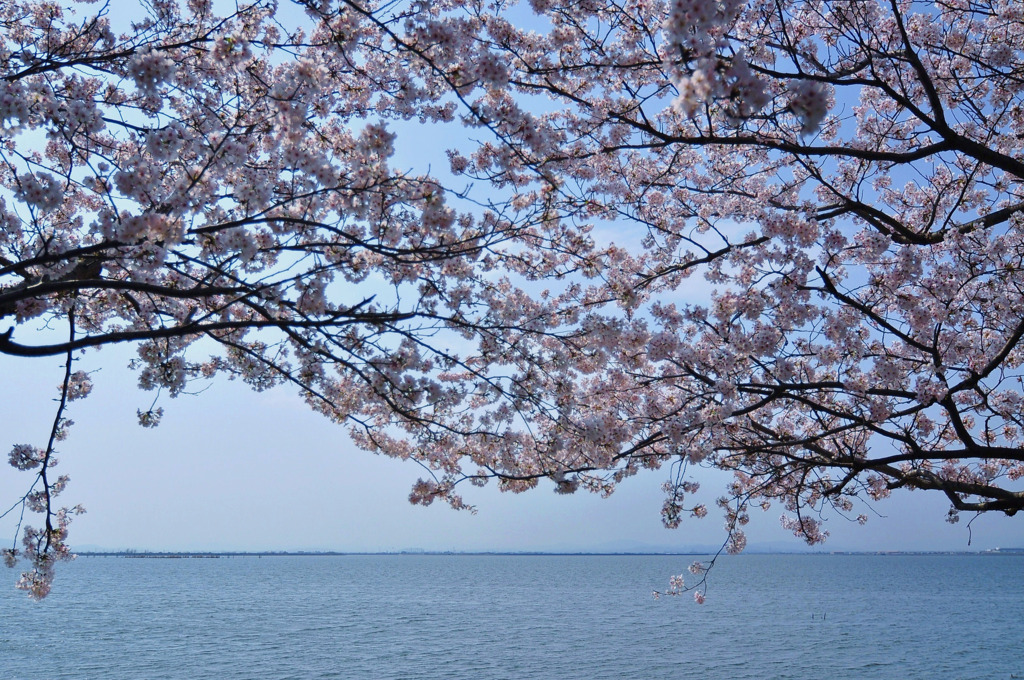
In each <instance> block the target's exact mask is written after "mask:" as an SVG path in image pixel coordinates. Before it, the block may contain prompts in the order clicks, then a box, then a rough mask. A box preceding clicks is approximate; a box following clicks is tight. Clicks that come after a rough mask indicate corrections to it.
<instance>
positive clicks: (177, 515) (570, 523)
mask: <svg viewBox="0 0 1024 680" xmlns="http://www.w3.org/2000/svg"><path fill="white" fill-rule="evenodd" d="M452 135H461V136H462V137H464V136H465V131H454V132H452V131H449V132H448V134H431V135H422V134H421V135H419V136H418V138H417V139H416V140H415V143H416V146H415V148H414V149H413V148H412V147H410V146H407V145H404V144H402V143H401V140H400V144H399V154H398V157H397V158H396V160H395V164H396V165H397V166H399V167H411V166H420V167H421V169H425V167H426V166H430V167H431V168H432V169H433V170H434V171H435V172H437V171H438V170H440V169H441V168H443V167H444V166H445V165H446V162H445V159H444V153H443V150H444V148H446V147H447V146H449V145H451V142H452V139H453V138H454V137H453V136H452ZM461 184H464V182H460V183H459V184H457V186H461ZM31 328H32V326H31V324H26V325H25V326H24V327H22V328H19V329H18V334H19V335H20V336H21V337H22V338H23V339H24V340H26V341H27V340H28V338H27V335H28V332H29V330H30V329H31ZM3 330H6V326H0V331H3ZM133 352H134V350H133V349H132V348H131V347H129V346H123V347H112V348H106V349H103V350H100V351H96V352H89V353H88V354H86V355H85V357H84V358H83V359H82V360H81V361H80V362H79V364H78V366H76V368H78V369H81V370H86V371H97V369H100V370H98V371H97V372H95V373H94V374H93V376H92V377H93V382H94V385H95V387H94V391H93V394H92V395H90V397H89V398H87V399H85V400H83V401H79V402H74V403H72V404H71V405H70V408H69V412H68V417H70V418H71V419H73V420H74V421H75V422H76V425H75V426H74V427H73V428H72V429H71V433H70V437H69V439H68V440H67V441H65V442H62V443H61V444H60V445H59V449H60V453H59V454H58V456H59V458H60V459H61V464H60V466H59V467H58V468H56V471H57V472H59V473H61V474H69V475H70V476H71V483H70V484H69V486H68V488H67V490H66V491H65V492H64V495H63V496H62V497H61V498H60V500H61V501H62V502H63V503H65V504H67V505H75V504H77V503H81V504H82V505H84V506H85V507H86V509H87V511H88V512H87V514H84V515H82V516H80V517H77V518H75V520H74V522H73V524H72V526H71V533H70V537H69V541H70V543H71V545H72V547H79V548H82V547H95V548H108V549H123V548H136V549H149V550H212V549H223V550H278V549H279V550H300V549H309V550H350V551H391V550H403V549H408V548H422V549H428V550H509V551H515V550H554V551H557V550H567V551H574V550H629V549H643V548H644V547H649V548H655V549H667V548H672V547H676V548H679V549H687V548H688V547H689V546H700V547H703V546H717V545H720V544H721V543H722V541H723V540H724V531H723V528H722V520H721V517H720V516H719V514H718V511H717V508H715V507H714V499H715V498H716V497H717V496H718V495H719V493H720V492H721V491H722V489H723V487H724V482H725V480H726V479H727V477H726V476H725V475H723V474H721V473H712V472H706V471H698V473H697V474H699V475H700V477H699V478H700V479H701V480H702V482H703V484H704V489H703V490H702V492H701V494H702V495H701V500H703V501H704V502H706V503H707V504H708V506H709V508H710V512H709V515H708V517H707V518H706V519H704V520H686V521H684V522H683V525H682V526H681V527H680V528H679V529H677V530H667V529H665V528H663V527H662V525H661V522H660V516H659V510H660V507H661V504H662V501H663V497H662V494H661V492H660V489H659V487H660V485H661V483H662V482H663V481H664V479H665V478H666V477H667V474H668V473H667V471H657V472H647V473H645V474H643V475H641V476H638V477H635V478H631V479H628V480H626V481H625V482H624V483H623V484H622V485H621V486H620V488H619V490H618V491H616V493H615V494H613V495H612V497H611V498H608V499H601V498H600V497H598V496H595V495H592V494H589V493H586V492H578V493H577V494H574V495H572V496H559V495H556V494H555V493H553V492H552V490H551V486H550V485H547V486H542V487H541V488H539V489H536V490H533V491H531V492H527V493H525V494H521V495H512V494H501V493H498V492H497V490H496V489H495V488H494V487H493V486H491V487H487V488H485V489H474V488H471V487H469V486H468V485H466V487H465V489H464V490H463V491H464V495H465V497H466V500H467V501H468V502H470V503H474V504H476V505H477V507H478V513H477V514H476V515H471V514H469V513H467V512H456V511H454V510H451V509H449V508H448V507H447V506H443V505H436V504H435V505H434V506H431V507H429V508H423V507H419V506H412V505H410V504H409V503H408V501H407V497H408V493H409V489H410V487H411V485H412V484H413V482H415V480H416V479H417V478H418V477H420V476H423V474H424V473H423V471H422V470H421V469H420V468H419V467H418V466H417V465H415V464H413V463H409V462H405V463H403V462H401V461H396V460H391V459H386V458H383V457H379V456H374V455H372V454H368V453H366V452H364V451H360V450H358V449H356V448H355V447H354V446H353V445H352V444H351V443H350V442H349V441H348V438H347V437H346V435H345V429H344V428H343V427H341V426H338V425H334V424H331V423H330V422H328V421H327V420H326V419H324V418H322V417H320V416H318V415H316V414H314V413H313V412H312V411H310V410H309V409H308V408H307V407H306V406H305V405H304V404H303V403H302V402H301V400H300V399H298V398H297V397H296V396H295V393H294V391H292V390H290V389H289V388H287V387H285V388H278V389H275V390H271V391H269V392H265V393H260V394H257V393H254V392H252V391H251V390H249V388H247V387H246V386H245V385H243V384H241V383H230V382H226V381H217V382H216V383H214V384H213V385H212V386H211V387H210V388H209V389H208V390H206V391H205V392H203V393H202V394H199V395H195V396H183V397H180V398H178V399H173V400H172V399H166V398H165V399H162V400H161V402H160V405H161V406H163V408H164V409H165V411H166V415H165V417H164V422H163V424H161V425H160V426H159V427H158V428H156V429H150V430H147V429H143V428H141V427H139V426H138V425H137V424H136V417H135V412H136V409H137V408H142V409H146V408H147V407H148V406H149V404H150V402H151V401H152V398H153V395H152V393H148V392H141V391H139V390H138V389H137V388H136V387H135V378H134V376H133V375H132V374H131V372H130V371H128V370H126V369H125V366H126V365H127V363H128V361H129V360H130V359H131V357H132V356H133ZM61 362H62V359H61V358H60V357H49V358H38V359H12V358H10V357H0V376H2V379H0V404H3V405H4V408H3V410H2V412H0V414H2V415H0V425H2V427H0V431H2V432H3V435H4V436H3V438H2V439H0V503H2V508H0V512H2V511H3V510H6V509H7V507H9V505H10V504H11V503H13V502H14V501H15V500H17V498H19V497H20V496H21V495H22V494H24V493H25V491H26V490H27V487H28V485H29V484H30V483H31V480H32V475H31V474H29V473H24V472H19V471H17V470H15V469H14V468H12V467H11V466H9V465H7V462H6V461H7V452H9V451H10V447H11V446H13V445H14V444H19V443H28V444H34V445H37V446H45V443H46V437H47V436H48V433H49V428H50V424H51V423H52V420H53V416H54V410H53V409H54V408H55V404H54V402H53V401H52V400H53V398H54V397H56V396H57V385H58V384H59V382H60V379H61V377H62V367H61ZM874 507H875V508H876V510H877V511H878V512H879V513H882V514H883V515H885V516H884V517H879V516H874V515H873V514H872V513H871V512H870V511H868V514H869V515H871V519H870V520H869V522H868V523H867V525H865V526H859V525H858V524H856V523H855V522H849V521H846V520H844V519H841V518H839V517H835V516H833V517H830V518H829V519H828V522H827V524H826V528H827V529H828V530H829V531H830V532H831V533H832V538H831V539H830V540H829V541H828V542H827V543H825V544H824V546H821V547H820V549H824V550H964V549H987V548H992V547H1018V546H1019V547H1024V516H1018V517H1016V518H1007V517H1005V516H1002V515H995V514H989V515H986V516H983V517H980V518H978V519H977V520H976V521H975V522H974V523H973V525H972V530H971V534H970V535H971V536H972V544H971V545H970V546H968V540H969V531H968V529H967V527H966V524H967V522H968V520H970V516H969V515H966V514H965V515H963V518H962V520H961V523H960V524H958V525H949V524H947V523H946V522H945V521H944V517H945V514H946V510H947V509H948V502H947V501H946V500H945V499H944V497H943V496H941V494H938V493H935V492H915V493H909V492H902V493H896V494H894V497H893V498H892V499H890V500H888V501H885V502H882V503H879V504H876V505H875V506H874ZM861 511H862V510H859V509H858V510H856V511H855V512H854V513H853V514H854V515H856V514H857V513H858V512H861ZM780 514H781V509H780V508H772V509H771V510H770V511H768V512H767V513H764V514H761V513H759V512H754V513H753V521H752V523H751V526H750V527H748V531H747V533H748V540H749V544H750V545H751V547H752V548H758V547H771V548H774V549H778V550H788V549H802V546H803V544H802V543H801V542H800V541H799V540H798V539H796V538H794V537H793V536H792V535H791V534H790V533H789V532H787V531H785V530H783V529H782V528H781V527H780V526H779V522H778V520H779V515H780ZM1022 514H1024V513H1022ZM16 515H17V513H14V514H12V515H11V516H8V517H7V518H6V519H4V520H0V547H2V546H5V545H9V544H10V542H11V540H12V539H13V534H14V526H15V523H16ZM34 521H35V519H34V518H32V517H27V518H26V522H27V523H29V524H31V523H33V522H34Z"/></svg>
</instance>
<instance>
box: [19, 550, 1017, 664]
mask: <svg viewBox="0 0 1024 680" xmlns="http://www.w3.org/2000/svg"><path fill="white" fill-rule="evenodd" d="M692 560H693V558H689V557H674V556H497V555H495V556H470V555H392V556H337V557H263V558H260V559H258V558H255V557H230V558H227V557H225V558H220V559H126V558H118V557H80V558H79V559H78V560H77V561H75V562H74V563H72V564H69V565H61V570H60V572H59V575H58V581H57V583H56V585H55V587H54V590H53V593H52V594H51V595H50V597H49V598H47V599H46V600H45V601H43V602H42V603H35V602H31V601H29V600H28V599H27V598H26V597H25V595H24V594H23V593H21V592H18V591H15V590H14V589H13V587H11V585H12V584H13V582H14V580H15V576H16V574H15V573H14V572H13V571H10V570H2V571H0V577H2V578H5V579H6V580H7V583H8V584H11V585H7V586H5V587H3V588H0V608H2V609H0V611H2V616H0V678H3V679H4V680H8V679H9V680H29V679H32V680H36V679H40V680H41V679H44V678H45V679H47V680H50V679H56V678H74V679H76V680H78V679H83V678H85V679H88V678H145V679H147V680H155V679H158V678H218V679H227V680H230V679H235V678H238V679H241V678H373V679H375V680H376V679H386V678H396V679H397V678H444V679H446V680H447V679H451V678H467V679H469V678H473V679H475V678H516V679H519V678H559V679H569V678H585V679H591V678H609V679H611V678H615V679H618V678H643V679H650V678H674V679H679V678H741V679H742V678H749V679H751V680H754V679H756V680H768V679H772V678H780V679H781V678H800V679H802V678H815V679H817V678H829V679H836V678H884V679H886V680H891V679H896V678H899V679H904V678H928V679H929V680H933V679H936V678H941V679H955V678H984V679H985V680H992V679H1006V680H1008V679H1010V678H1022V679H1024V557H1017V556H924V555H921V556H866V555H863V556H862V555H741V556H737V557H731V558H723V559H722V560H721V561H720V562H719V565H718V566H717V567H716V568H715V570H714V571H713V572H712V574H711V585H710V589H709V591H708V599H707V603H706V604H705V605H703V606H699V605H696V604H694V602H693V600H692V599H691V598H690V597H682V598H663V599H661V600H655V599H654V598H653V597H652V596H651V592H652V590H654V589H659V590H663V589H665V588H666V587H667V585H668V583H667V582H668V577H669V575H671V574H674V573H681V572H684V571H685V570H686V567H687V565H688V564H689V563H690V562H691V561H692ZM0 585H2V584H0Z"/></svg>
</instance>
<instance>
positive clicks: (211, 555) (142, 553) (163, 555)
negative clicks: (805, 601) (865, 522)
mask: <svg viewBox="0 0 1024 680" xmlns="http://www.w3.org/2000/svg"><path fill="white" fill-rule="evenodd" d="M709 554H713V553H710V552H678V553H674V552H548V551H509V552H506V551H461V550H436V551H435V550H397V551H390V552H348V551H333V550H323V551H311V550H296V551H288V550H267V551H157V550H112V551H82V552H78V553H76V555H77V556H79V557H126V558H134V559H215V558H221V557H344V556H353V557H355V556H374V557H387V556H395V557H401V556H421V555H423V556H429V555H445V556H478V557H479V556H495V557H517V556H518V557H591V556H592V557H616V556H618V557H684V556H694V555H709ZM743 555H806V556H809V557H820V556H823V555H824V556H827V555H876V556H882V557H884V556H900V555H964V556H990V555H1016V556H1024V548H995V549H992V550H971V551H967V550H908V551H897V550H860V551H848V550H835V551H828V552H795V551H794V552H786V551H778V552H756V553H742V555H740V556H743Z"/></svg>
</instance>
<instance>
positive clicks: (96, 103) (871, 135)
mask: <svg viewBox="0 0 1024 680" xmlns="http://www.w3.org/2000/svg"><path fill="white" fill-rule="evenodd" d="M71 4H73V3H52V2H28V1H26V2H9V3H4V4H3V5H0V27H2V28H0V34H2V39H3V43H2V44H0V63H2V68H3V73H4V74H5V75H4V78H3V81H2V84H0V88H2V91H0V124H2V130H0V143H2V146H0V184H2V185H3V187H4V188H3V190H2V191H0V198H2V201H3V203H2V204H0V220H2V222H3V229H2V230H0V318H2V319H3V321H4V322H6V323H7V324H9V328H8V329H7V330H6V331H4V332H3V334H2V335H0V352H2V353H4V354H6V355H10V356H15V357H19V356H20V357H31V356H60V357H63V359H64V362H65V376H64V380H63V381H62V383H61V386H60V392H59V401H58V408H57V411H56V414H55V419H54V425H53V428H52V430H51V432H50V433H49V438H48V439H47V440H46V441H45V442H44V443H42V444H26V443H17V444H16V445H15V446H14V448H13V449H12V452H11V455H10V460H11V463H12V464H13V465H14V466H15V467H17V468H19V469H22V470H28V471H30V472H31V474H33V475H35V476H34V477H33V479H34V484H33V485H32V487H31V489H30V490H29V492H28V493H27V494H26V495H25V497H24V498H22V499H21V500H20V501H19V502H18V503H17V504H15V505H14V506H13V508H12V511H14V510H17V509H18V508H21V509H22V511H23V510H24V509H25V508H28V509H29V510H32V511H35V512H39V513H41V515H42V526H40V527H38V528H33V527H24V528H23V529H20V533H21V535H22V542H21V544H20V545H21V547H20V548H19V547H18V544H17V543H16V544H15V547H14V548H12V549H9V550H7V551H6V557H7V559H8V562H9V563H12V564H13V563H15V562H16V561H17V560H18V559H19V558H21V557H24V558H26V559H28V560H29V561H30V563H31V569H30V570H29V571H27V572H25V574H24V575H23V577H22V581H21V582H20V583H19V586H20V587H22V588H25V589H26V590H28V591H29V592H30V594H32V595H34V596H36V597H42V596H44V595H45V594H46V593H47V591H48V589H49V587H50V582H51V581H52V577H53V565H54V563H55V562H56V561H58V560H60V559H63V558H66V557H68V556H69V555H70V553H69V548H68V545H67V543H66V534H67V524H68V521H69V517H70V515H71V514H73V513H74V512H75V509H67V508H62V507H58V504H57V502H56V501H55V500H54V499H55V497H56V495H57V494H58V493H59V492H60V491H62V490H63V488H64V486H65V485H66V483H67V480H66V478H63V477H55V476H54V475H53V474H52V471H51V468H52V467H53V466H54V464H55V462H56V458H55V455H54V454H55V451H56V446H57V444H58V443H59V442H61V441H62V440H63V439H64V437H65V436H66V434H67V430H68V426H69V420H68V418H67V415H66V410H67V408H68V403H69V402H71V401H73V400H74V399H77V398H80V397H83V396H86V395H87V394H88V392H89V390H90V387H91V379H90V376H89V375H88V374H87V373H86V372H83V371H81V370H75V368H76V366H75V362H76V360H77V359H78V358H79V357H80V356H81V354H82V353H84V352H87V351H92V350H94V349H95V348H100V347H102V346H103V345H108V344H112V343H134V344H135V345H136V346H137V348H138V360H137V362H136V368H137V369H138V374H139V382H140V385H141V386H142V387H143V388H146V389H151V390H156V391H157V392H158V393H166V394H167V395H169V396H175V395H177V394H180V393H181V392H183V391H185V390H186V389H187V387H188V386H189V385H190V384H191V383H192V382H193V381H196V380H206V379H213V378H216V377H217V376H222V377H227V378H238V379H241V380H244V381H246V382H247V383H249V384H251V385H252V386H253V387H254V388H255V389H266V388H269V387H272V386H274V385H277V384H281V383H290V384H291V385H293V387H294V388H296V389H298V390H299V391H300V393H301V394H302V395H303V396H304V398H305V399H306V400H307V401H308V402H309V404H310V405H311V406H312V407H313V408H314V409H316V410H318V411H320V412H322V413H324V414H325V415H326V416H327V417H329V418H332V419H334V420H336V421H338V422H346V423H348V424H349V426H350V432H351V435H352V437H353V439H354V441H355V442H356V443H357V444H359V445H360V446H362V447H363V448H366V449H368V450H370V451H374V452H378V453H384V454H387V455H391V456H396V457H400V458H404V459H413V460H415V461H417V462H419V463H420V464H422V465H423V466H424V468H425V469H426V470H427V471H428V473H429V474H427V478H426V479H425V480H423V481H421V482H419V483H418V484H417V485H416V487H415V488H414V489H413V492H412V495H411V497H410V498H411V500H412V501H413V502H417V503H424V504H426V503H430V502H432V501H433V500H435V499H441V500H444V501H447V502H449V503H451V504H452V505H453V506H455V507H463V506H464V503H463V502H462V500H461V498H460V496H459V495H458V494H457V486H458V485H459V484H460V483H463V482H467V481H468V482H470V483H474V484H485V483H487V482H488V481H489V480H495V481H496V483H497V485H498V486H499V487H500V488H501V489H503V490H509V491H515V492H518V491H524V490H527V489H531V488H534V487H536V486H538V484H539V483H540V481H541V480H543V479H549V480H551V481H552V482H553V484H554V486H555V489H556V490H557V491H559V492H563V493H571V492H574V491H576V490H577V489H579V488H584V489H586V490H590V491H594V492H598V493H603V494H608V493H611V492H612V491H613V489H614V488H615V486H616V485H617V484H618V483H619V482H621V481H623V480H624V479H625V478H627V477H629V476H631V475H634V474H636V473H637V472H639V471H640V470H641V469H644V468H650V469H655V468H662V467H665V468H667V470H668V474H669V480H668V482H667V483H666V485H665V491H666V501H665V505H664V510H663V521H664V522H665V524H666V525H668V526H677V525H679V523H680V522H681V521H682V520H683V519H684V517H686V516H687V515H691V516H694V517H702V516H704V515H706V514H707V509H706V508H705V506H704V505H702V504H698V503H696V502H694V501H692V500H690V499H691V498H692V497H693V492H695V491H696V487H697V483H696V481H695V480H694V479H693V476H692V474H691V472H692V470H691V468H692V467H693V466H709V467H715V468H719V469H724V470H729V471H732V472H733V473H734V481H733V482H732V484H731V485H730V486H729V488H728V489H726V491H725V493H724V494H723V496H722V498H721V499H720V500H719V505H720V506H721V508H722V510H723V512H724V513H725V518H726V529H727V535H728V543H727V547H728V549H729V550H731V551H738V550H742V548H743V546H744V544H745V537H744V534H743V531H742V526H743V525H744V524H745V523H746V521H747V519H748V512H749V509H750V508H751V507H763V508H765V509H767V508H768V507H770V506H771V505H773V504H777V505H780V506H781V507H782V508H784V509H785V514H784V515H783V518H782V522H783V524H784V525H785V526H787V527H788V528H790V529H792V530H793V531H794V533H796V534H797V535H798V536H801V537H802V538H804V539H805V540H806V541H807V542H809V543H812V544H813V543H817V542H819V541H821V540H823V539H824V538H825V537H826V535H827V532H825V531H824V530H823V528H822V526H821V523H820V519H819V517H820V514H821V513H822V512H823V511H825V510H826V509H827V508H832V509H834V510H836V511H838V512H839V513H841V514H845V515H850V516H851V517H852V516H853V513H857V512H860V510H858V508H863V507H865V506H866V504H868V503H870V502H872V501H876V500H880V499H882V498H884V497H885V496H887V495H889V493H890V492H891V491H892V490H894V489H899V488H906V489H923V490H933V491H938V492H941V493H943V494H945V495H946V496H947V497H948V499H949V501H950V503H951V511H950V515H949V519H950V520H955V519H956V518H957V513H958V512H961V511H967V512H989V511H994V512H1004V513H1007V514H1014V513H1015V512H1016V511H1017V510H1018V509H1020V508H1021V507H1024V491H1022V490H1021V484H1020V483H1019V480H1020V477H1021V476H1022V475H1024V454H1022V453H1021V450H1022V449H1021V441H1020V437H1021V434H1020V427H1021V422H1020V420H1021V418H1022V386H1021V380H1022V375H1021V370H1020V364H1021V358H1022V354H1021V351H1022V350H1021V348H1020V346H1019V343H1020V340H1021V337H1022V336H1024V315H1022V314H1021V312H1020V310H1021V309H1024V299H1022V283H1024V281H1022V280H1021V273H1020V270H1021V267H1022V263H1021V258H1022V257H1024V256H1022V253H1024V244H1022V243H1021V231H1022V227H1024V213H1022V211H1024V196H1022V195H1021V194H1022V187H1021V181H1022V179H1024V161H1022V159H1021V151H1022V146H1024V109H1022V103H1024V102H1022V88H1024V59H1022V56H1021V53H1020V51H1019V50H1018V49H1017V46H1019V45H1021V44H1024V42H1022V38H1024V8H1022V7H1020V6H1019V3H1017V2H1015V1H1014V0H993V1H990V2H982V1H967V0H963V1H961V0H948V1H945V2H929V3H925V2H908V1H904V2H896V1H895V0H893V1H892V2H888V1H877V2H876V1H873V0H845V1H840V0H835V1H830V2H828V1H817V2H811V1H797V0H748V1H746V2H743V1H741V0H717V1H713V0H675V1H673V2H659V1H648V0H624V1H622V2H614V1H610V0H605V1H590V0H586V1H583V2H580V1H573V2H567V1H560V0H531V1H530V2H529V4H528V5H525V6H522V5H516V4H514V3H505V2H500V1H498V2H492V3H482V2H471V1H468V0H448V1H447V2H433V3H428V2H407V3H386V2H385V3H380V4H374V3H370V2H356V1H352V2H349V1H345V0H337V1H330V2H329V1H327V0H324V1H314V0H304V1H302V2H295V3H292V4H291V5H285V4H282V6H281V7H278V5H277V3H276V2H272V1H270V0H266V1H262V2H256V3H255V4H253V5H251V6H245V7H237V8H233V11H232V12H231V13H227V14H224V13H220V14H218V13H217V12H215V8H214V7H213V6H212V5H211V3H210V2H204V1H202V0H190V1H189V2H188V3H178V2H174V1H173V0H151V2H149V3H148V5H147V8H148V10H147V13H146V14H145V15H140V17H141V18H139V19H137V20H136V21H135V23H133V24H131V26H130V27H125V28H115V27H114V26H112V21H111V18H110V16H109V7H107V6H106V5H97V4H95V3H90V2H84V1H83V2H81V3H78V4H77V5H75V7H74V10H72V9H69V8H67V6H68V5H71ZM76 12H77V13H76ZM412 123H419V124H422V125H424V126H461V127H463V128H464V129H465V130H466V137H467V138H472V139H467V140H466V142H465V143H464V144H463V145H460V146H459V148H454V149H452V150H451V151H450V152H449V155H448V159H447V164H448V166H449V168H450V172H451V173H453V174H455V175H457V176H460V177H461V178H463V179H465V180H467V181H469V182H471V183H472V185H473V190H472V191H459V192H455V191H452V190H451V189H450V188H446V187H445V186H444V183H443V181H442V180H441V179H438V177H436V176H431V175H429V174H416V173H413V172H409V171H406V170H403V169H401V168H395V167H392V163H391V162H390V161H389V159H390V158H391V156H392V153H393V151H394V148H395V145H396V144H401V143H403V138H402V137H401V136H400V135H396V132H395V128H396V127H402V126H410V125H411V124H412ZM474 140H475V141H474ZM408 143H412V144H415V138H414V137H413V138H412V139H411V140H410V141H409V142H408ZM439 160H440V159H439ZM471 199H472V200H471ZM610 232H614V233H616V234H620V233H621V234H623V237H622V238H620V239H619V241H620V243H619V244H618V245H617V244H615V243H613V242H612V239H610V238H605V237H604V236H603V234H607V233H610ZM702 287H710V288H712V289H713V292H711V293H710V294H709V295H708V296H707V299H699V298H700V296H699V295H697V294H696V293H694V292H693V291H695V290H697V289H699V288H702ZM161 413H162V411H161V409H160V407H157V406H156V404H155V403H154V406H153V407H151V408H149V409H147V410H145V411H143V410H140V413H139V420H140V423H141V424H142V425H145V426H152V425H155V424H156V423H157V422H158V421H159V419H160V416H161ZM858 518H859V519H860V520H861V521H863V520H864V519H866V515H865V514H863V513H860V514H859V517H858ZM19 527H20V523H19ZM707 567H708V565H707V564H706V563H698V564H695V565H694V566H693V567H692V568H691V571H692V572H694V573H695V574H698V575H700V574H703V573H705V571H706V569H707ZM701 583H702V582H700V581H698V582H697V583H696V584H688V583H687V582H685V581H684V580H683V579H682V578H681V577H679V578H677V579H675V580H674V581H673V584H672V589H671V591H670V592H676V593H678V592H682V591H686V590H689V589H692V590H694V593H695V597H696V598H697V599H698V601H700V600H702V599H703V589H702V586H701Z"/></svg>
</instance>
